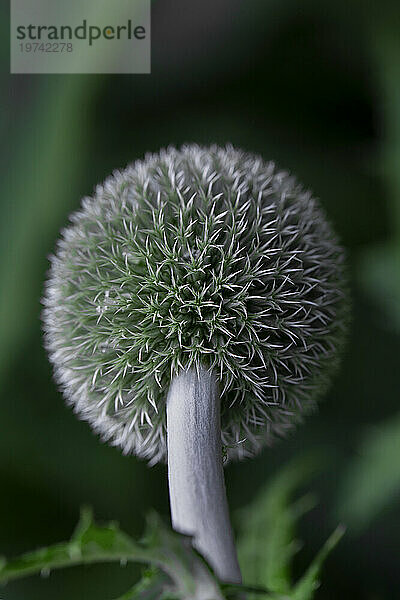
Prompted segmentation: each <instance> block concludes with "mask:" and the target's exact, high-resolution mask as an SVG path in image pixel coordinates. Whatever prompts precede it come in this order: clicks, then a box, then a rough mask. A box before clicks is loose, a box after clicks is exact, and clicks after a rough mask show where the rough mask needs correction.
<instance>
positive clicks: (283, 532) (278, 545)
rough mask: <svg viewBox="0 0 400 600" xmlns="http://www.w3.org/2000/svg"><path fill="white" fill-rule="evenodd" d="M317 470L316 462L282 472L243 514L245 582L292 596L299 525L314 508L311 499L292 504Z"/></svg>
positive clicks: (241, 556)
mask: <svg viewBox="0 0 400 600" xmlns="http://www.w3.org/2000/svg"><path fill="white" fill-rule="evenodd" d="M315 466H316V465H315V461H314V460H311V459H306V460H302V461H296V462H294V463H291V464H290V465H289V466H287V467H286V468H284V469H281V471H280V472H279V474H278V475H277V477H276V478H275V479H274V480H273V481H272V483H268V484H267V486H266V487H265V488H263V489H262V490H261V492H260V493H259V494H258V496H257V498H256V499H255V501H254V502H253V503H252V504H251V505H250V507H248V508H247V509H246V510H245V511H243V515H242V518H241V522H243V523H245V524H246V529H245V530H243V531H242V532H241V534H242V535H241V538H240V539H239V543H238V553H239V560H240V564H241V567H242V572H243V576H244V579H245V581H249V582H251V583H252V584H254V585H258V586H261V587H264V588H266V589H268V591H269V592H273V593H275V594H288V593H289V592H290V589H291V576H290V563H291V559H292V556H293V554H294V552H295V551H296V549H297V545H296V543H295V541H294V533H295V532H294V529H295V523H296V521H297V520H298V518H299V517H300V516H301V514H302V513H303V512H305V511H306V510H308V509H309V508H310V502H309V496H308V497H306V498H305V499H304V500H303V501H302V502H300V503H299V502H297V503H295V504H291V502H290V501H291V497H292V495H293V493H294V491H295V490H296V488H298V487H299V485H300V484H301V483H304V481H305V480H306V479H307V478H309V477H310V475H311V473H312V472H313V471H315Z"/></svg>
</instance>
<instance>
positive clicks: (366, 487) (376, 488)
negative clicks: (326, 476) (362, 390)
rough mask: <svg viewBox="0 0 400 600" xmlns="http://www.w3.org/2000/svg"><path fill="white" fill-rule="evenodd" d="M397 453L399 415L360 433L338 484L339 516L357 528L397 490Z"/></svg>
mask: <svg viewBox="0 0 400 600" xmlns="http://www.w3.org/2000/svg"><path fill="white" fill-rule="evenodd" d="M399 455H400V415H396V416H392V417H391V418H390V419H388V420H387V421H385V422H384V423H382V424H380V425H378V426H376V427H373V428H370V429H369V430H368V431H367V432H366V433H365V434H364V436H363V439H362V440H361V443H360V445H359V448H358V451H357V454H356V456H355V457H354V459H353V460H352V461H351V462H350V464H349V466H348V468H347V470H346V472H345V475H344V477H343V480H342V483H341V485H340V487H339V491H338V500H337V514H338V516H339V518H340V519H341V520H343V521H344V522H345V523H347V524H348V525H349V526H351V527H352V528H354V529H355V530H361V529H363V528H364V527H366V526H367V525H368V524H369V523H370V522H371V520H372V519H373V518H375V517H376V516H377V515H378V514H379V512H380V511H381V510H382V508H384V507H385V506H386V505H387V504H389V503H390V501H391V500H392V499H393V498H394V497H396V495H397V494H398V492H399V491H400V463H399V461H398V460H397V457H398V456H399ZM371 482H374V484H373V485H371Z"/></svg>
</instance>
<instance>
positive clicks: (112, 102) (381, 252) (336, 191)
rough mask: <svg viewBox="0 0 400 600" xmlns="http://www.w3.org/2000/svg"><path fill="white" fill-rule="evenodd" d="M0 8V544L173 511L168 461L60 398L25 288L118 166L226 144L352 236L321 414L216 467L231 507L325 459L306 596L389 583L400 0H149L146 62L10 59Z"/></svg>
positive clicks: (399, 208) (91, 594) (396, 483)
mask: <svg viewBox="0 0 400 600" xmlns="http://www.w3.org/2000/svg"><path fill="white" fill-rule="evenodd" d="M7 4H8V3H6V2H3V3H2V4H1V6H0V31H1V34H2V35H1V38H0V39H1V54H0V61H1V80H0V81H1V89H0V98H1V112H0V131H1V145H0V154H1V162H0V171H1V177H0V205H1V213H0V215H1V219H0V247H1V277H0V296H1V299H0V318H1V336H0V377H1V384H0V389H1V400H0V554H4V555H7V556H13V555H15V554H17V553H20V552H23V551H26V550H29V549H33V548H36V547H38V546H42V545H46V544H50V543H54V542H57V541H60V540H63V539H67V538H68V537H69V535H70V533H71V531H72V529H73V527H74V525H75V523H76V521H77V518H78V513H79V507H80V506H81V505H82V504H89V505H91V506H93V508H94V511H95V513H96V516H97V518H98V519H100V520H108V519H116V520H118V521H119V522H120V523H121V525H122V526H123V527H124V528H125V529H126V530H128V531H129V532H130V533H132V534H134V535H139V534H140V533H141V532H142V530H143V520H144V516H145V514H146V512H147V511H148V510H149V508H150V507H151V508H154V509H156V510H157V511H159V512H160V513H161V514H162V515H164V516H165V518H166V519H167V518H168V496H167V482H166V470H165V468H164V467H162V466H158V467H155V468H152V469H149V468H148V467H147V466H146V464H145V463H143V462H140V461H138V460H136V459H135V458H132V457H128V458H127V457H123V456H122V455H121V454H120V453H119V451H118V450H116V449H113V448H110V447H107V446H105V445H102V444H101V443H100V442H99V440H98V439H97V438H96V437H95V436H94V435H93V434H92V433H91V431H90V429H89V427H88V425H87V424H85V423H82V422H79V421H77V419H76V418H75V417H74V416H73V414H72V412H71V410H70V409H68V408H66V407H65V406H64V403H63V400H62V397H61V394H60V393H59V392H58V390H57V388H56V385H55V384H54V382H53V380H52V373H51V369H50V366H49V364H48V361H47V358H46V355H45V352H44V350H43V346H42V333H41V323H40V312H41V306H40V298H41V294H42V290H43V282H44V279H45V274H46V270H47V268H48V255H49V254H50V253H51V252H52V249H53V247H54V243H55V240H56V238H57V235H58V232H59V230H60V228H61V227H62V226H63V225H64V224H65V223H66V221H67V217H68V214H69V213H70V212H71V211H72V210H74V209H76V208H77V207H78V206H79V202H80V198H81V197H82V196H84V195H88V194H91V192H92V190H93V187H94V185H95V184H96V183H97V182H99V181H101V180H103V179H104V178H105V177H106V176H107V175H108V174H109V173H110V172H111V171H112V170H113V169H115V168H119V167H122V166H124V165H126V164H127V163H129V162H130V161H132V160H134V159H136V158H137V157H142V156H143V154H144V153H146V152H148V151H156V150H157V149H158V148H159V147H161V146H166V145H168V144H177V145H179V144H181V143H183V142H186V141H196V142H199V143H204V144H207V143H210V142H217V143H221V144H223V143H226V142H232V143H233V144H235V145H237V146H241V147H243V148H245V149H247V150H250V151H253V152H257V153H260V154H262V155H263V156H264V157H265V158H266V159H274V160H275V161H276V162H277V163H278V164H279V165H280V166H282V167H284V168H287V169H289V170H291V171H293V172H295V173H296V174H297V175H298V177H299V178H300V179H301V180H302V181H303V182H304V183H305V185H307V186H309V187H311V188H312V189H313V190H314V192H315V194H316V195H317V196H318V197H319V198H320V199H321V202H322V204H323V206H324V207H325V209H326V211H327V213H328V215H329V217H330V219H331V221H332V222H333V224H334V226H335V227H336V229H337V231H338V233H339V234H340V236H341V239H342V241H343V243H344V245H345V246H346V248H347V250H348V257H349V258H348V262H349V272H350V278H351V288H352V298H353V323H352V328H351V332H350V336H349V343H348V346H347V350H346V353H345V355H344V357H343V365H342V368H341V371H340V373H339V374H338V376H337V378H336V380H335V382H334V385H333V386H332V389H331V391H330V393H329V395H328V397H327V398H326V400H325V402H324V403H323V404H322V405H321V407H320V410H319V412H318V414H316V415H314V416H313V417H311V418H309V419H308V421H307V423H305V425H304V426H303V427H301V428H300V429H299V430H298V431H297V432H296V433H295V434H294V435H292V436H291V438H290V439H289V440H288V441H285V442H282V443H280V444H278V445H277V446H276V447H274V448H272V449H270V450H266V451H264V452H263V453H262V454H261V456H259V457H258V458H257V459H255V460H252V461H248V462H245V463H241V464H237V465H233V466H229V467H228V468H227V471H226V478H227V487H228V495H229V500H230V505H231V509H232V513H233V517H234V520H235V514H237V511H238V510H239V509H240V508H242V507H244V506H246V504H247V503H248V502H250V501H251V499H252V498H253V497H254V495H255V494H256V493H257V490H258V489H260V488H261V487H262V486H263V485H264V483H265V481H267V479H268V477H270V476H271V475H272V474H274V473H277V472H278V471H279V469H281V468H282V466H283V465H284V464H286V463H287V462H288V461H290V460H291V459H293V458H294V457H298V456H301V455H303V454H307V453H308V454H309V453H311V454H315V455H317V456H319V457H320V458H322V462H323V466H322V469H321V471H320V474H319V475H318V476H317V477H316V478H315V480H314V481H312V482H310V483H309V484H308V486H309V487H310V489H313V490H314V491H315V492H316V493H317V495H318V497H319V504H318V506H317V507H316V508H315V509H314V510H312V511H311V513H310V514H309V515H308V516H307V517H305V518H304V519H303V520H302V522H301V526H300V529H299V531H298V536H299V538H301V539H302V540H303V542H304V547H303V549H302V550H301V552H299V554H298V555H297V557H296V559H295V564H294V576H296V574H299V573H301V572H302V570H303V569H304V568H305V567H306V565H307V564H308V562H309V560H310V559H311V557H312V556H313V554H314V553H315V552H316V550H317V549H318V548H319V547H320V545H321V544H322V542H323V541H324V540H325V538H326V537H327V535H328V534H329V533H330V531H331V530H332V529H333V528H334V526H335V525H336V524H337V523H338V522H344V523H345V524H346V525H347V527H348V529H347V534H346V536H345V538H344V540H343V541H342V542H341V543H340V546H339V547H338V548H337V549H336V550H335V552H334V553H333V554H332V556H331V557H330V558H329V560H328V562H327V565H326V568H325V571H324V577H323V586H322V587H321V589H320V590H319V591H318V593H317V598H318V599H319V600H323V599H325V600H328V599H329V600H333V599H335V600H337V599H341V600H342V599H343V600H346V599H351V600H361V599H363V600H389V599H396V598H400V564H399V562H400V494H399V491H400V406H399V396H400V394H399V391H400V385H399V357H400V7H399V4H398V2H397V1H393V2H391V1H389V0H381V1H380V2H379V3H378V2H361V1H357V0H336V2H321V0H301V1H300V0H251V1H247V2H241V1H239V0H202V1H201V2H195V1H192V0H190V1H188V0H173V1H172V0H155V1H154V2H153V18H152V74H151V75H132V76H97V75H74V76H56V75H49V76H28V75H18V76H16V75H14V76H11V75H9V49H8V28H9V7H8V6H7ZM137 576H138V570H137V569H136V568H135V567H132V568H131V567H127V568H125V569H121V568H119V567H106V566H101V567H90V568H85V569H83V568H82V569H81V568H76V569H72V570H69V571H65V572H63V573H55V574H52V575H51V577H50V578H49V579H46V580H44V579H41V578H30V579H27V580H24V581H21V582H18V583H14V584H12V585H11V584H10V585H9V586H7V587H6V588H4V589H1V590H0V597H1V598H3V599H4V600H38V599H40V600H47V599H50V598H51V599H54V598H57V600H64V599H65V600H67V599H71V598H85V600H86V599H87V600H91V599H93V600H94V599H96V600H107V599H108V600H109V599H110V598H112V597H116V596H117V595H118V593H122V592H123V591H124V590H125V589H126V588H127V587H129V585H130V584H131V583H132V582H133V581H134V579H135V577H137Z"/></svg>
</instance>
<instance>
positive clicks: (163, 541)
mask: <svg viewBox="0 0 400 600" xmlns="http://www.w3.org/2000/svg"><path fill="white" fill-rule="evenodd" d="M101 562H120V563H121V564H125V563H126V562H139V563H147V564H150V565H153V566H155V567H157V568H159V569H161V570H162V571H163V573H164V574H165V575H167V576H168V578H169V584H168V585H166V586H165V588H166V591H168V592H171V594H173V596H171V595H170V596H169V597H176V598H182V599H187V598H191V599H193V600H196V599H200V598H202V599H204V598H210V599H213V600H223V596H222V594H221V591H220V588H219V585H218V582H217V580H216V579H215V577H214V575H213V574H212V572H211V570H210V569H209V568H208V566H207V565H206V563H205V562H204V561H203V559H202V558H201V557H200V556H199V555H198V554H197V553H196V552H195V551H194V550H193V548H192V545H191V539H190V538H188V537H186V536H182V535H180V534H178V533H176V532H174V531H172V530H169V529H168V528H166V527H165V526H164V524H163V523H162V521H161V520H160V519H159V517H157V516H156V515H155V514H153V515H151V516H150V517H149V519H148V527H147V533H146V536H145V538H144V539H143V540H142V541H141V542H140V543H136V542H134V541H133V540H132V539H131V538H130V537H129V536H128V535H127V534H125V533H123V532H122V531H120V529H119V528H118V525H117V524H116V523H111V524H109V525H105V526H99V525H96V524H95V523H94V521H93V517H92V514H91V512H90V511H89V510H87V509H85V510H83V511H82V514H81V519H80V522H79V524H78V526H77V528H76V530H75V532H74V534H73V536H72V538H71V540H70V541H68V542H65V543H61V544H55V545H54V546H50V547H48V548H43V549H41V550H37V551H35V552H30V553H28V554H24V555H23V556H21V557H20V558H16V559H14V560H11V561H8V562H6V561H4V562H3V563H2V564H0V583H7V582H8V581H11V580H15V579H19V578H21V577H26V576H28V575H34V574H38V573H49V572H50V571H52V570H53V569H59V568H62V567H72V566H75V565H85V564H92V563H101ZM160 582H161V580H160V579H158V580H157V586H156V588H155V589H154V590H152V589H151V586H149V585H148V588H147V589H146V587H144V588H143V587H142V589H141V590H140V588H136V589H135V588H134V589H133V590H132V591H131V592H129V593H128V596H126V597H127V598H129V597H130V596H129V594H131V597H132V593H133V592H135V594H136V597H137V598H141V597H143V598H146V597H147V598H149V599H150V598H153V597H154V598H164V596H160V595H158V596H157V595H154V596H152V595H151V594H152V593H153V592H154V594H157V593H158V592H157V590H159V583H160ZM165 582H167V579H165ZM153 583H154V580H153ZM143 585H145V584H144V583H143ZM138 590H139V591H140V593H141V594H142V595H141V596H140V595H138V594H139V591H138ZM145 593H147V596H146V595H144V594H145ZM149 594H150V595H149ZM133 597H135V596H133ZM124 600H125V599H124Z"/></svg>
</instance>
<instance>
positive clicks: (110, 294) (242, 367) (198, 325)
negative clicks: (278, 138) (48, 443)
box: [44, 145, 347, 580]
mask: <svg viewBox="0 0 400 600" xmlns="http://www.w3.org/2000/svg"><path fill="white" fill-rule="evenodd" d="M343 263H344V256H343V251H342V249H341V247H340V246H339V244H338V242H337V239H336V237H335V235H334V233H333V231H332V229H331V227H330V226H329V224H328V223H327V221H326V218H325V215H324V213H323V211H322V209H321V207H320V206H319V204H318V202H317V200H315V199H314V198H313V197H312V195H311V193H310V192H309V191H307V190H305V189H304V188H303V187H302V186H301V185H299V183H297V181H296V180H295V179H294V178H293V177H292V176H290V175H289V174H288V173H286V172H284V171H279V170H277V169H276V167H275V165H274V164H273V163H265V162H264V161H263V160H262V159H261V158H260V157H258V156H254V155H251V154H247V153H245V152H242V151H240V150H237V149H234V148H233V147H231V146H227V147H226V148H219V147H217V146H212V147H209V148H202V147H199V146H197V145H187V146H184V147H182V149H180V150H178V149H175V148H168V149H166V150H162V151H161V152H160V153H159V154H151V155H148V156H146V157H145V160H143V161H137V162H135V163H134V164H133V165H131V166H129V167H127V168H126V169H124V170H122V171H115V172H114V173H113V175H112V176H111V177H109V178H108V179H107V180H106V181H105V183H104V184H103V185H99V186H98V187H97V188H96V190H95V193H94V195H93V197H92V198H85V199H84V200H83V202H82V208H81V210H79V211H78V212H76V213H75V214H73V215H72V217H71V225H70V226H69V227H67V228H66V229H65V230H64V231H63V232H62V237H61V239H60V241H59V242H58V246H57V250H56V253H55V256H54V257H53V258H52V264H51V269H50V274H49V279H48V282H47V287H46V293H45V298H44V304H45V310H44V323H45V332H46V334H45V336H46V345H47V348H48V351H49V355H50V359H51V361H52V362H53V365H54V368H55V375H56V378H57V380H58V382H59V383H60V385H61V387H62V389H63V391H64V393H65V395H66V397H67V400H68V402H69V403H70V404H71V405H72V406H73V408H74V410H75V411H76V413H77V414H78V415H79V416H80V417H81V418H83V419H85V420H87V421H88V422H89V423H90V424H91V425H92V427H93V428H94V430H95V431H96V432H98V433H100V435H101V436H102V438H103V439H105V440H107V441H110V442H111V443H112V444H114V445H117V446H120V447H121V448H122V450H123V451H124V452H125V453H133V454H136V455H137V456H140V457H142V458H145V459H147V460H149V462H150V463H152V464H154V463H156V462H159V461H164V460H165V459H166V456H167V412H168V410H166V407H167V401H168V402H169V400H168V398H171V397H172V396H173V398H175V400H176V398H180V401H179V402H175V401H174V400H173V399H171V406H172V405H174V406H175V405H176V406H178V408H177V414H178V413H179V414H180V417H179V418H178V421H179V422H180V427H181V429H182V428H185V426H186V423H185V421H184V420H182V418H183V417H182V414H186V413H185V412H184V413H182V411H187V414H186V416H188V415H190V414H192V413H190V407H192V408H193V407H194V409H196V406H198V405H199V402H200V400H199V398H200V397H203V396H204V397H207V398H208V402H210V398H211V397H212V398H214V404H215V398H218V402H217V404H218V412H217V413H216V414H214V415H213V416H212V417H211V416H210V414H209V413H207V414H208V417H207V418H210V419H211V420H214V421H215V423H216V427H217V435H216V436H215V435H214V438H215V439H214V438H213V439H214V441H213V444H214V450H215V451H216V452H219V450H218V448H220V447H221V444H222V445H223V447H224V452H225V454H226V456H227V458H228V459H240V458H243V457H245V456H249V455H252V454H255V453H257V452H258V451H259V450H260V449H261V448H262V447H263V446H265V445H268V444H271V443H272V442H273V441H274V439H275V438H276V437H280V436H283V435H285V434H286V433H287V431H288V430H289V429H291V428H292V427H293V426H294V425H296V424H297V423H299V422H300V421H301V420H302V418H303V417H304V415H306V414H307V413H309V412H310V411H311V410H312V409H313V408H314V406H315V404H316V402H317V400H318V399H319V398H320V396H321V395H322V393H323V392H324V391H325V389H326V387H327V384H328V383H329V381H330V378H331V375H332V373H333V371H334V369H335V367H336V365H337V358H338V355H339V352H338V351H339V350H340V348H341V346H342V342H343V336H344V331H345V325H346V319H347V302H346V298H345V284H344V266H343ZM179 377H181V379H179ZM182 378H183V379H182ZM182 381H185V385H184V386H183V387H182V385H183V384H182ZM171 382H172V383H171ZM185 386H186V387H185ZM173 389H175V391H176V393H175V394H173V393H172V390H173ZM206 389H207V390H208V392H205V391H204V390H206ZM216 390H219V391H218V393H217V392H216ZM185 398H186V400H185ZM172 410H173V409H172V408H171V410H170V413H171V414H172ZM174 411H175V409H174ZM219 411H220V413H219ZM195 412H196V410H194V413H195ZM194 413H193V414H192V417H193V418H194V419H196V415H195V414H194ZM169 416H170V415H168V419H169ZM192 417H190V416H189V417H188V418H192ZM219 420H220V423H221V427H220V428H219ZM174 423H175V425H176V422H175V421H174ZM197 426H198V424H197ZM169 427H170V423H168V430H169ZM171 427H174V425H173V424H172V425H171ZM175 429H176V427H175ZM178 429H179V428H178ZM192 434H193V431H192ZM193 435H194V434H193ZM210 435H211V434H210ZM211 437H213V436H211ZM207 439H208V441H210V438H207ZM169 443H170V442H169V440H168V447H169ZM178 445H179V444H178ZM177 452H178V454H179V452H182V447H181V448H180V449H179V450H177ZM170 455H171V449H170V448H169V458H171V456H170ZM178 462H179V461H178ZM170 466H171V465H170ZM175 467H176V465H175ZM218 469H219V467H218ZM218 469H217V470H218ZM183 471H184V469H183V470H182V472H183ZM174 472H175V473H176V470H175V471H174ZM218 477H219V478H220V479H221V476H220V475H218ZM218 477H217V479H218ZM221 481H222V484H223V476H222V479H221ZM170 485H171V479H170ZM179 485H181V484H179ZM210 485H211V487H212V485H215V481H214V483H212V484H210ZM221 489H222V491H223V485H222V488H221ZM221 493H222V492H221ZM225 512H226V513H227V509H226V511H225ZM178 520H179V519H178ZM180 520H182V519H180ZM218 552H221V550H218ZM229 577H230V576H229V574H228V575H227V578H229ZM230 579H231V580H235V577H230ZM236 580H238V578H237V577H236Z"/></svg>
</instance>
